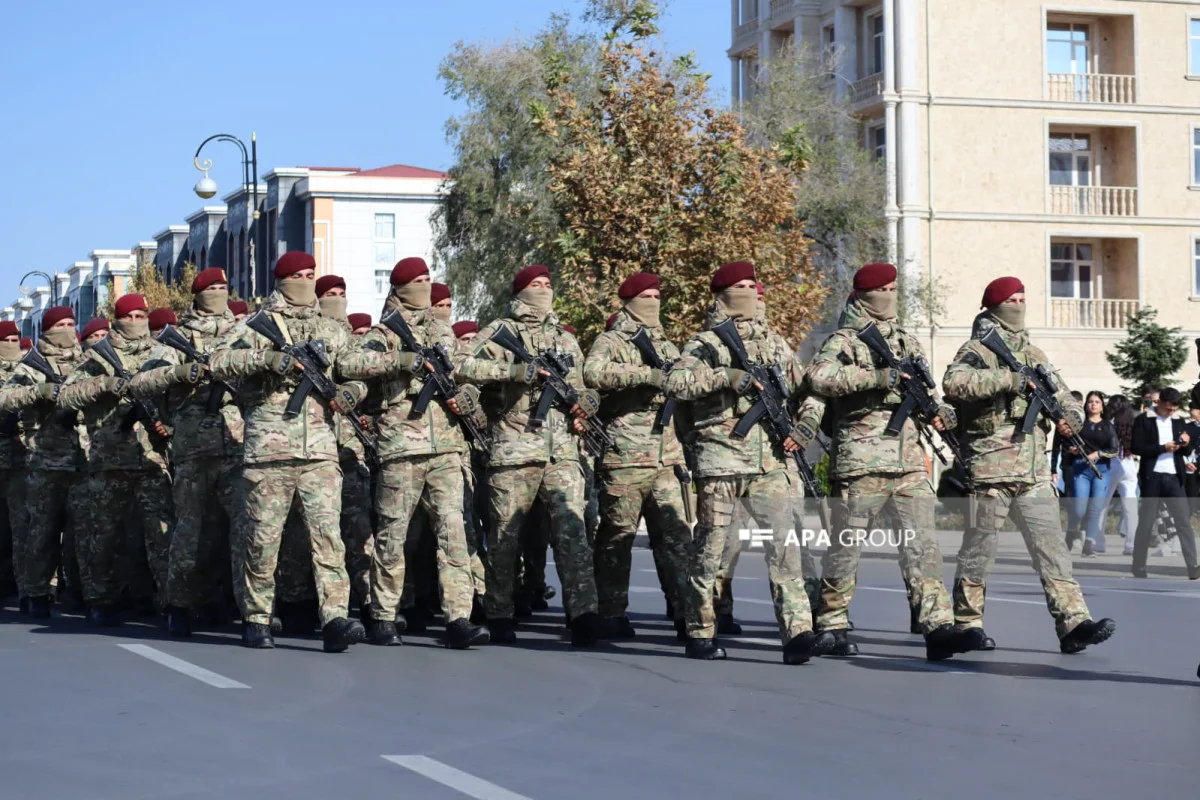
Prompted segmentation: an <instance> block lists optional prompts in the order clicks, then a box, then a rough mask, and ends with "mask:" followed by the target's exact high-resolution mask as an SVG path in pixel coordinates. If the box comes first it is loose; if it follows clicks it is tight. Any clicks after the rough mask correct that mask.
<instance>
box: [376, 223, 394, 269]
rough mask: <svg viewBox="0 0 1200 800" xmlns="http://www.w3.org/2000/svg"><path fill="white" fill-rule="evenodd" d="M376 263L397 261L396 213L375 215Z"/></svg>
mask: <svg viewBox="0 0 1200 800" xmlns="http://www.w3.org/2000/svg"><path fill="white" fill-rule="evenodd" d="M375 263H376V264H388V265H391V264H395V263H396V215H395V214H376V215H375Z"/></svg>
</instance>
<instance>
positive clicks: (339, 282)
mask: <svg viewBox="0 0 1200 800" xmlns="http://www.w3.org/2000/svg"><path fill="white" fill-rule="evenodd" d="M338 287H341V289H342V291H345V290H346V281H345V279H344V278H342V277H340V276H338V275H322V276H321V277H319V278H317V297H320V296H321V295H323V294H325V293H326V292H328V291H329V290H330V289H337V288H338Z"/></svg>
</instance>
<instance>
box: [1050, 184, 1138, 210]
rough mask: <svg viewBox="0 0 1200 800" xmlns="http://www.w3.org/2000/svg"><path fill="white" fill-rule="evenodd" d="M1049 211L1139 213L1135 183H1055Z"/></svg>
mask: <svg viewBox="0 0 1200 800" xmlns="http://www.w3.org/2000/svg"><path fill="white" fill-rule="evenodd" d="M1049 190H1050V194H1049V198H1048V199H1049V213H1051V214H1068V215H1072V216H1083V217H1136V216H1137V213H1138V208H1137V192H1138V190H1137V188H1136V187H1133V186H1051V187H1049Z"/></svg>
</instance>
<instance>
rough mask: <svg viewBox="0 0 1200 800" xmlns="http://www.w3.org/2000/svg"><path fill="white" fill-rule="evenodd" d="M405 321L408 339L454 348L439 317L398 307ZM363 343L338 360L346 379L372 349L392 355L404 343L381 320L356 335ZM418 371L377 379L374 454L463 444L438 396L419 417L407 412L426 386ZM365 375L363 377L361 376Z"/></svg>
mask: <svg viewBox="0 0 1200 800" xmlns="http://www.w3.org/2000/svg"><path fill="white" fill-rule="evenodd" d="M400 313H401V314H403V315H404V320H405V322H407V323H408V325H409V328H411V329H412V333H413V338H415V339H416V340H417V344H418V345H420V346H422V347H433V346H435V345H441V346H442V347H443V348H445V350H446V352H447V353H451V354H452V353H454V351H455V341H454V332H453V331H452V330H450V326H449V325H448V324H446V323H445V322H439V321H438V320H437V319H436V318H434V316H433V314H431V313H429V312H428V311H417V312H412V311H403V310H402V311H401V312H400ZM359 338H361V339H362V345H361V347H360V348H359V349H358V350H357V351H352V352H351V354H350V355H348V356H346V357H345V358H344V359H343V360H342V364H341V367H340V369H341V371H342V374H343V375H345V376H346V377H348V378H357V377H360V374H361V373H360V371H359V365H360V364H361V363H363V362H364V361H366V360H367V359H368V358H378V356H376V355H375V354H378V353H388V354H390V356H391V359H390V360H394V359H395V358H396V357H397V356H398V355H399V354H400V353H401V352H404V345H403V344H402V343H401V342H400V337H399V336H397V335H396V334H394V333H392V332H391V331H390V330H389V329H388V328H386V327H385V326H383V325H376V326H375V327H374V328H372V329H371V330H370V332H369V333H366V334H364V335H363V336H361V337H359ZM419 371H420V374H413V372H412V371H411V370H410V369H404V370H402V371H397V372H395V373H393V374H392V375H390V376H389V377H387V378H385V379H384V380H382V381H380V382H379V394H380V405H381V408H382V413H381V415H380V417H379V459H380V461H388V460H391V459H396V458H409V457H412V456H425V455H434V454H437V453H461V452H463V451H464V450H466V448H467V443H466V438H465V437H464V436H463V432H462V426H461V425H460V424H459V423H458V421H457V417H456V415H455V414H454V413H453V412H451V411H450V410H448V409H447V408H446V406H445V404H444V402H443V401H440V400H437V399H434V400H431V401H430V403H429V405H428V406H426V408H425V413H424V414H422V415H421V416H418V417H412V416H410V413H411V411H412V405H413V402H414V401H415V400H416V399H417V396H418V395H419V394H420V393H421V389H422V388H424V386H425V381H424V380H423V379H422V377H423V375H424V374H425V371H424V369H420V370H419ZM363 377H366V376H363Z"/></svg>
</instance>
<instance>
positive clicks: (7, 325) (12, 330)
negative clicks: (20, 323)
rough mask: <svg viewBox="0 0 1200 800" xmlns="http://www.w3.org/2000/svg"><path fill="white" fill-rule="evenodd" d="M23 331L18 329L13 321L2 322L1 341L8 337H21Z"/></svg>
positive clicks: (0, 327) (0, 329)
mask: <svg viewBox="0 0 1200 800" xmlns="http://www.w3.org/2000/svg"><path fill="white" fill-rule="evenodd" d="M20 335H21V329H20V328H18V327H17V323H15V322H13V321H11V320H7V319H6V320H4V321H3V322H0V339H2V338H4V337H6V336H20Z"/></svg>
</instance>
